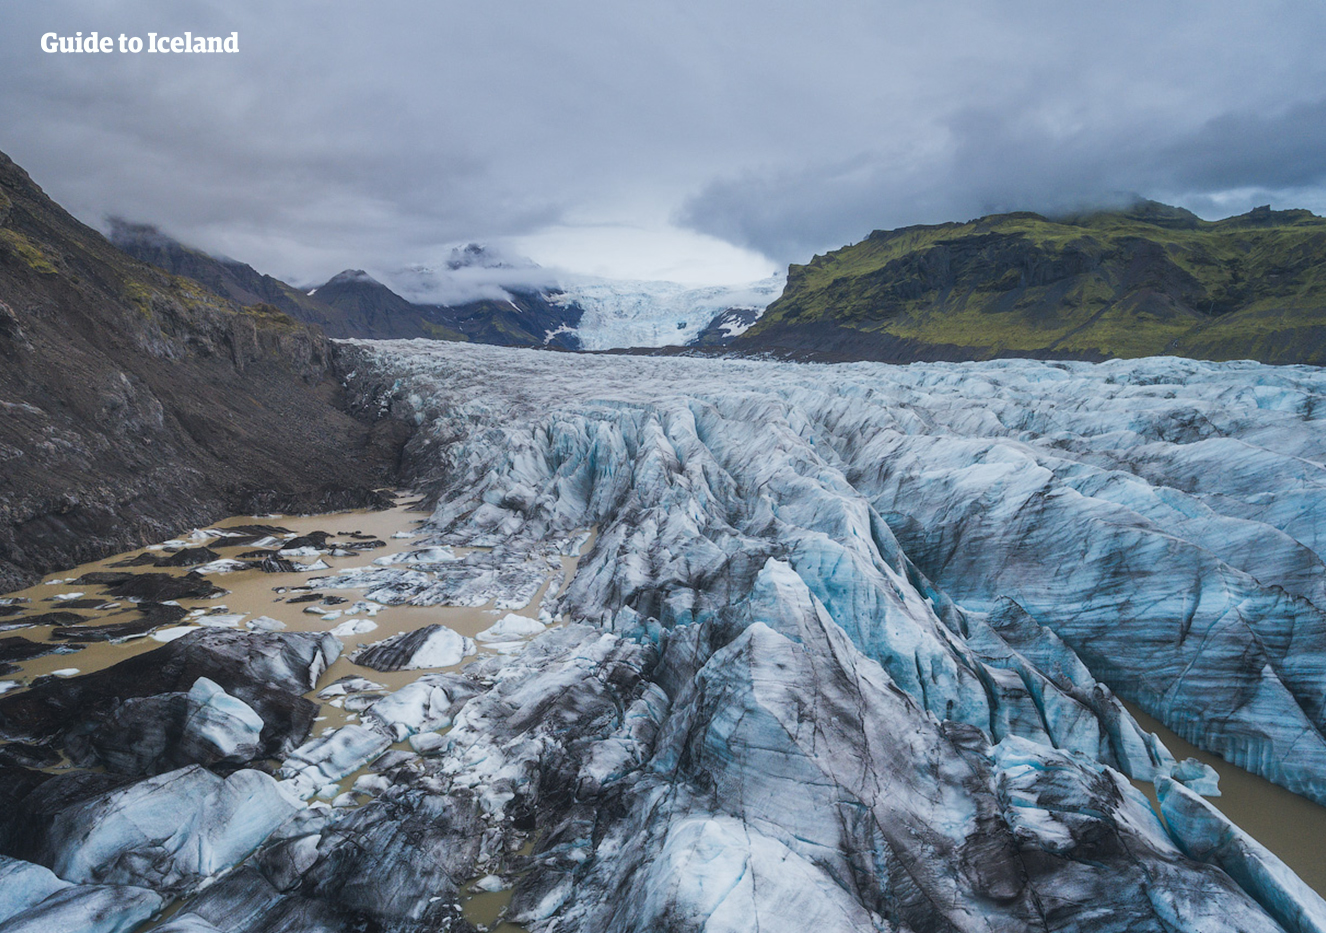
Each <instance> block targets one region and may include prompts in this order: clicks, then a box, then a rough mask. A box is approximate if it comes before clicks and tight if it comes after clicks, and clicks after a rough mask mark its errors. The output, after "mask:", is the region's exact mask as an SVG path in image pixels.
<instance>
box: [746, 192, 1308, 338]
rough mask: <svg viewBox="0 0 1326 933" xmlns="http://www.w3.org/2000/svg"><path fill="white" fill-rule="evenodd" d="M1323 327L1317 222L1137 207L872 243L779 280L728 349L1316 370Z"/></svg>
mask: <svg viewBox="0 0 1326 933" xmlns="http://www.w3.org/2000/svg"><path fill="white" fill-rule="evenodd" d="M1323 325H1326V219H1323V218H1321V217H1317V216H1315V215H1313V214H1311V213H1310V212H1308V211H1271V210H1269V209H1268V208H1258V209H1257V210H1255V211H1252V212H1250V213H1248V214H1244V215H1241V216H1239V217H1232V218H1228V219H1226V220H1221V221H1212V222H1208V221H1203V220H1201V219H1200V218H1198V217H1197V216H1196V215H1194V214H1191V213H1189V212H1187V211H1184V210H1181V209H1177V208H1171V207H1167V206H1165V205H1161V204H1156V203H1154V202H1142V203H1140V204H1138V205H1135V206H1134V207H1132V208H1130V209H1128V210H1123V211H1110V212H1098V213H1093V214H1087V215H1081V216H1076V217H1065V218H1058V219H1051V218H1047V217H1043V216H1040V215H1037V214H1031V213H1016V214H1002V215H994V216H990V217H983V218H980V219H978V220H974V221H970V222H968V223H963V224H958V223H949V224H940V225H936V226H919V227H906V228H902V229H899V230H891V231H876V232H875V233H872V234H871V235H870V236H869V237H867V238H866V239H865V240H863V241H861V242H860V243H857V244H854V245H852V246H847V247H844V248H842V249H840V250H836V251H834V252H831V253H829V254H827V255H825V256H817V257H815V258H814V259H813V260H812V261H811V262H810V263H808V264H806V265H794V266H792V267H791V269H790V270H789V275H788V284H787V288H786V289H785V291H784V293H783V295H782V297H780V298H779V299H778V300H777V301H775V302H774V303H773V304H772V305H770V307H769V309H768V310H767V311H766V312H765V314H764V316H763V317H762V318H761V320H760V321H759V322H758V323H757V324H756V325H755V326H754V327H753V328H751V330H750V331H748V332H747V334H746V335H745V336H744V338H743V340H742V341H741V342H742V343H746V344H748V345H755V346H760V345H765V346H775V345H781V346H788V347H799V348H805V349H813V348H814V343H815V342H816V341H817V340H823V339H824V336H825V334H826V333H829V332H842V331H847V332H849V333H850V332H857V333H859V334H860V335H861V336H862V338H863V339H864V340H865V342H866V343H867V344H868V343H869V342H870V340H872V339H873V340H875V341H876V342H877V341H879V340H881V339H890V340H893V341H895V342H896V341H903V342H905V343H906V345H907V346H908V347H909V348H911V350H910V352H915V353H917V354H918V355H921V356H924V355H925V352H926V349H925V348H939V347H944V348H949V350H950V351H961V352H952V353H950V354H949V355H961V356H967V357H970V358H977V359H981V358H988V357H993V356H999V355H1052V356H1068V357H1083V358H1099V357H1136V356H1145V355H1151V354H1157V353H1177V354H1187V355H1195V356H1209V357H1214V358H1221V359H1230V358H1244V357H1249V356H1254V357H1256V358H1259V359H1265V360H1267V361H1268V362H1326V343H1323V340H1322V339H1321V337H1320V336H1319V334H1320V331H1321V330H1322V329H1323ZM1289 334H1292V335H1293V339H1290V337H1289V336H1287V335H1289ZM839 341H840V344H841V334H839ZM1305 341H1306V342H1305Z"/></svg>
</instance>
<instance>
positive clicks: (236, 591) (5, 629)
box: [0, 493, 593, 933]
mask: <svg viewBox="0 0 1326 933" xmlns="http://www.w3.org/2000/svg"><path fill="white" fill-rule="evenodd" d="M395 501H396V504H395V505H394V506H393V507H392V508H390V509H387V510H384V511H379V512H373V511H350V512H338V513H331V514H324V515H312V516H292V515H241V516H233V517H231V518H228V519H225V520H224V521H220V522H217V523H215V524H213V525H209V526H207V527H206V528H204V529H199V530H196V531H195V532H193V533H191V534H185V535H183V536H181V537H180V538H178V539H175V540H172V541H169V542H163V543H162V544H158V545H153V546H151V547H149V548H140V549H138V550H134V551H129V552H126V553H123V554H116V555H114V556H112V557H108V558H106V559H104V560H99V561H93V562H91V563H88V564H84V565H82V566H79V567H75V568H73V569H72V570H66V571H61V572H59V573H54V574H50V575H48V576H47V577H46V578H44V579H43V580H42V581H41V582H40V583H38V584H36V585H35V586H32V587H29V588H27V589H25V590H19V591H17V592H14V593H8V594H5V596H4V597H0V609H2V608H3V606H4V605H5V604H9V605H10V606H11V607H20V611H19V612H17V613H13V612H12V611H11V613H10V614H8V615H0V638H5V637H12V636H21V637H23V638H26V639H28V640H29V641H35V642H43V643H50V644H60V645H66V644H68V646H69V648H71V649H74V650H70V651H69V652H68V653H60V654H50V655H45V656H42V657H37V658H32V659H30V660H26V661H19V662H15V663H16V665H17V668H18V669H17V670H15V671H11V672H10V673H8V674H4V675H0V692H4V691H6V690H22V689H24V688H26V687H27V686H28V685H29V684H31V682H32V681H33V680H35V679H36V678H39V677H44V676H50V675H54V676H74V675H76V674H80V673H88V672H91V671H95V670H100V669H102V668H106V667H109V666H111V665H112V664H116V663H118V662H120V661H123V660H124V659H126V658H129V657H132V656H133V655H137V654H141V653H143V652H147V651H151V650H153V649H154V648H159V647H161V645H162V644H163V643H164V640H167V639H168V638H169V637H170V636H171V635H172V634H176V633H175V632H173V631H172V629H176V628H179V627H186V628H188V629H192V628H194V627H198V626H200V625H207V624H218V623H219V624H223V625H225V626H226V627H229V628H239V629H243V628H245V627H246V626H245V623H247V622H251V621H253V620H254V619H257V618H259V617H262V616H266V617H267V618H269V619H275V620H277V621H278V622H280V623H283V625H284V630H285V631H305V632H325V631H332V630H333V629H335V628H336V626H337V625H339V624H341V623H343V622H346V621H348V620H350V619H367V620H368V621H370V622H372V623H373V624H374V625H375V626H376V627H375V628H374V629H373V630H372V631H368V632H363V633H359V634H352V635H341V634H338V637H339V638H340V639H341V641H342V642H343V643H344V646H345V647H344V650H343V651H342V653H341V656H340V658H338V659H337V661H336V662H335V663H334V664H333V665H332V666H331V667H330V668H328V669H327V670H326V671H324V672H323V674H322V675H321V676H320V677H319V678H318V683H317V686H316V688H315V689H314V690H311V691H309V693H307V694H306V696H307V697H308V698H309V699H310V700H312V701H314V702H315V703H318V704H319V705H320V707H321V709H320V711H319V715H318V721H317V722H316V723H315V726H314V734H320V733H322V732H325V731H330V730H331V729H333V728H336V727H339V726H341V725H344V724H345V723H347V722H354V721H357V720H358V715H357V714H356V713H353V712H349V711H347V710H346V709H344V708H343V707H342V706H341V701H340V699H338V698H332V699H331V700H328V701H323V700H321V699H320V698H319V697H318V696H317V691H318V690H320V689H322V688H324V687H326V686H327V685H328V684H330V683H332V682H334V681H336V680H339V679H340V678H342V677H345V676H348V675H354V676H358V677H363V678H366V679H367V680H370V681H373V682H374V683H376V684H380V685H382V686H383V687H384V688H385V689H386V690H388V691H390V690H395V689H398V688H400V687H403V686H405V685H406V684H409V683H412V682H413V681H415V680H416V679H418V677H419V676H420V675H421V674H423V673H428V672H430V671H432V670H443V671H445V670H457V669H459V668H460V667H461V666H463V665H464V664H466V663H468V662H470V661H473V660H475V659H477V658H482V657H484V656H485V655H487V654H490V653H492V652H493V650H494V649H492V648H489V647H487V646H485V645H484V643H482V642H479V643H478V644H477V647H478V654H476V655H471V656H470V657H467V658H466V659H464V661H462V663H461V664H460V665H456V666H454V667H451V668H435V669H430V670H429V671H388V672H382V671H375V670H370V669H368V668H363V667H360V666H358V665H355V664H353V663H351V662H350V661H349V660H348V658H349V655H351V654H353V653H354V651H355V649H357V648H358V647H359V646H361V645H364V644H369V643H372V642H376V641H381V640H382V639H384V638H387V637H389V636H391V635H395V634H398V633H400V632H406V631H412V630H415V629H418V628H421V627H423V626H425V625H432V624H435V623H440V624H442V625H445V626H447V627H449V628H452V629H454V630H455V631H457V632H459V633H460V634H462V635H466V636H469V637H470V638H473V637H474V636H475V635H476V634H478V633H479V632H481V631H483V630H484V629H486V628H488V627H490V626H491V625H493V623H494V622H496V621H497V620H498V619H500V618H502V617H503V616H505V615H507V614H508V612H509V611H514V612H515V613H516V614H517V615H526V616H529V617H531V618H537V616H538V610H539V604H540V602H541V601H542V599H543V598H544V596H545V594H547V592H548V590H549V588H554V592H560V591H561V589H563V588H565V586H566V585H567V584H568V583H569V582H570V579H571V576H572V575H573V574H574V573H575V569H576V564H577V561H578V557H564V558H562V567H561V570H560V572H558V571H554V572H551V573H550V574H549V576H548V578H547V579H546V580H545V581H544V583H543V585H542V587H541V588H540V589H539V591H538V593H537V594H536V595H535V596H534V597H533V598H532V599H531V600H530V602H529V604H528V605H527V606H526V607H524V608H523V609H518V610H499V609H496V608H494V607H493V606H491V604H490V605H488V606H481V607H477V608H470V607H455V606H428V607H421V606H382V607H381V608H379V609H378V610H377V612H376V614H372V615H369V614H366V613H362V612H359V613H351V612H349V611H347V610H348V609H349V607H350V606H352V605H353V604H354V603H355V602H356V601H358V600H360V599H362V598H363V595H364V593H363V591H362V590H353V589H348V590H347V589H336V590H331V589H326V590H316V589H314V590H311V589H310V588H309V587H308V585H307V581H308V580H309V579H311V578H316V577H323V576H328V575H330V574H332V573H335V572H336V571H337V570H339V569H344V568H349V567H359V566H364V565H366V564H370V563H371V562H372V561H373V560H375V559H377V558H380V557H384V556H386V555H389V554H395V553H400V552H402V551H407V550H410V549H412V548H414V547H417V546H419V545H418V539H419V538H420V536H421V535H420V532H419V526H420V525H422V524H423V522H424V521H425V520H426V518H427V514H426V513H425V512H423V511H420V510H419V509H418V505H417V503H416V501H415V497H413V496H411V495H409V494H405V493H401V494H398V495H396V496H395ZM240 525H268V526H276V527H279V528H281V529H283V530H284V535H286V536H287V537H288V536H290V535H308V534H310V533H311V532H315V531H323V532H327V533H328V534H329V535H331V539H330V542H329V546H335V545H337V544H344V543H349V542H366V541H373V540H376V541H380V542H382V543H381V546H378V547H374V548H370V549H365V550H362V551H357V552H355V553H353V554H352V555H351V556H341V557H336V556H333V555H331V554H320V555H318V556H317V557H313V556H309V557H302V558H294V561H295V563H298V564H312V563H314V562H316V561H319V560H321V561H323V562H325V563H326V564H327V565H328V567H329V569H326V568H324V569H319V570H310V571H303V572H300V571H297V572H294V573H264V572H262V571H260V570H256V569H254V570H241V571H236V572H232V573H208V574H206V576H207V578H208V580H210V581H211V582H212V583H213V584H215V585H216V586H219V587H221V588H222V589H224V590H225V591H226V592H225V593H224V594H222V595H219V596H216V597H213V598H210V599H181V600H178V603H179V605H181V606H183V607H184V609H186V610H187V611H189V612H190V613H191V615H190V616H189V617H186V618H185V619H183V620H181V621H180V622H178V623H175V625H173V626H168V627H167V628H164V629H160V630H158V631H157V632H155V633H151V634H147V635H142V636H134V637H130V638H127V639H122V640H118V641H114V642H89V643H86V644H85V646H83V647H78V643H77V642H75V643H74V644H69V640H68V639H59V638H53V637H52V635H51V633H52V630H53V628H54V626H52V625H31V626H29V625H24V624H23V620H24V619H25V618H27V617H31V616H35V615H38V614H41V613H48V612H53V611H57V610H62V609H67V610H68V611H72V612H76V613H77V614H78V615H79V616H82V617H83V618H82V619H81V620H80V621H79V622H78V623H76V624H75V627H76V626H77V625H93V624H98V625H99V624H108V623H118V622H130V621H136V620H137V619H139V618H140V615H139V613H137V612H136V611H135V609H134V605H133V603H131V602H130V601H129V600H127V599H122V600H116V599H113V598H111V597H110V596H109V595H107V594H106V592H105V590H106V588H105V587H102V586H97V585H87V584H75V583H73V581H74V580H75V579H77V578H79V577H81V576H82V575H84V574H87V573H92V572H97V571H107V570H129V571H131V572H141V573H171V574H174V575H178V576H183V575H184V574H185V573H187V572H188V571H189V569H193V568H178V569H170V568H158V567H153V566H142V567H128V568H126V567H123V566H119V567H116V566H115V565H116V564H120V563H121V562H123V561H125V560H128V559H132V558H134V557H137V556H139V555H142V554H152V555H155V556H158V557H164V556H166V555H167V554H169V553H171V552H173V551H175V550H178V549H180V548H183V547H200V546H206V547H208V548H210V549H211V550H213V551H215V552H216V553H217V554H219V555H220V557H221V558H237V557H238V556H239V555H240V554H243V553H246V552H248V551H252V550H254V549H255V548H259V547H263V545H261V544H257V543H254V542H252V541H250V542H248V543H246V544H244V545H235V544H229V543H227V541H228V539H227V538H225V537H223V536H218V535H212V534H208V532H210V531H212V530H216V531H225V530H227V529H230V528H234V527H236V526H240ZM268 546H270V547H279V546H280V545H279V544H271V545H268ZM592 546H593V531H592V530H591V531H590V537H589V539H588V541H587V542H586V543H585V544H584V545H583V546H582V547H581V549H580V553H581V554H583V553H587V552H588V550H589V548H590V547H592ZM452 550H453V551H454V552H455V553H456V555H457V556H463V555H464V554H466V553H468V551H469V550H470V549H466V548H453V549H452ZM310 592H317V593H322V594H323V595H324V596H325V597H332V599H331V600H328V599H325V598H324V599H319V600H316V601H313V602H308V601H298V602H295V601H292V600H297V599H299V598H300V597H304V596H307V595H309V593H310ZM337 597H339V598H340V599H341V600H343V601H340V602H337V601H335V600H336V598H337ZM313 606H322V607H324V609H325V610H326V611H324V612H318V613H310V612H306V611H305V610H306V609H309V608H311V607H313ZM333 613H334V614H335V616H336V617H335V618H327V616H328V615H331V614H333ZM236 616H238V617H239V618H233V617H236ZM557 621H558V622H561V621H565V620H557ZM180 634H182V632H181V633H180ZM442 731H445V730H442ZM392 748H399V749H408V745H407V743H397V744H396V745H393V746H392ZM57 767H65V766H63V765H62V766H57ZM367 772H368V769H367V768H363V769H360V770H359V771H357V772H355V773H353V774H350V775H348V776H347V777H346V778H345V779H344V780H342V781H341V782H339V784H340V787H341V789H342V790H344V791H349V790H351V789H352V787H353V785H354V782H355V780H356V779H357V778H358V777H359V776H360V775H362V774H365V773H367ZM369 799H371V798H369V797H368V796H367V795H363V794H361V795H358V796H357V801H358V803H360V804H362V803H364V802H367V800H369ZM489 886H491V885H489ZM483 887H484V885H482V883H481V880H480V879H473V880H472V881H471V882H470V883H469V884H468V885H466V887H465V890H464V892H463V896H462V898H461V902H462V907H463V910H464V912H465V915H466V917H467V918H469V919H470V920H471V922H473V923H475V924H476V926H479V927H480V929H488V930H490V931H492V933H522V928H521V927H518V926H516V925H514V924H511V923H508V922H505V921H504V920H503V919H502V914H503V911H504V910H505V909H506V907H507V905H508V904H509V903H510V900H511V891H510V890H484V889H483ZM181 906H182V904H181V903H180V902H177V903H175V904H172V905H171V906H170V907H169V908H168V909H167V910H166V911H165V912H164V913H163V914H162V915H161V916H159V917H158V918H156V920H154V921H153V922H151V923H148V924H146V925H144V926H143V927H141V928H140V930H143V931H146V930H149V929H152V928H153V927H155V926H158V925H160V924H161V923H163V922H165V920H166V919H168V918H169V917H170V916H171V915H173V914H174V913H175V912H177V911H178V910H179V909H180V908H181Z"/></svg>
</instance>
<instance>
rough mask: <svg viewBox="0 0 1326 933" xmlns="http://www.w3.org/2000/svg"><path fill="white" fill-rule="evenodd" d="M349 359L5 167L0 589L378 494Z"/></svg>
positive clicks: (396, 428)
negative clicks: (187, 535) (91, 224)
mask: <svg viewBox="0 0 1326 933" xmlns="http://www.w3.org/2000/svg"><path fill="white" fill-rule="evenodd" d="M335 352H336V351H335V348H334V346H333V345H332V344H331V343H330V342H329V341H328V340H327V338H326V337H325V336H324V335H323V334H322V333H320V332H319V331H317V330H316V329H312V328H309V327H307V326H305V325H303V324H300V323H299V322H297V321H295V320H292V319H291V318H289V317H287V316H286V315H284V314H282V313H280V312H279V311H277V310H276V309H274V308H272V307H271V306H270V305H264V304H258V305H253V306H250V307H247V308H245V307H241V306H239V305H237V304H234V303H232V302H230V301H228V300H226V299H223V298H221V297H219V296H217V295H216V294H214V293H212V292H210V291H207V290H206V289H204V288H202V287H201V286H199V285H197V284H195V283H193V282H192V281H190V280H187V279H184V278H177V277H172V276H170V275H167V274H165V273H164V272H162V271H160V270H158V269H156V268H154V267H152V266H148V265H145V264H143V263H139V262H137V261H134V260H132V259H130V258H129V257H128V256H126V255H124V254H123V253H121V252H120V251H119V250H117V249H116V248H115V247H113V246H112V245H111V244H110V243H108V242H107V241H106V240H105V239H104V238H103V237H102V236H101V235H100V234H98V233H97V232H96V231H94V230H91V229H89V228H88V227H85V226H84V225H82V224H80V223H79V222H78V221H76V220H75V219H74V218H72V217H70V216H69V215H68V214H67V213H65V212H64V211H63V210H62V209H61V208H60V207H59V206H58V205H56V204H54V203H53V202H52V201H51V200H50V199H49V198H47V197H46V195H45V194H44V193H43V192H42V191H41V189H40V188H39V187H38V186H37V185H36V184H35V183H34V182H33V181H32V180H31V179H30V178H29V177H28V175H27V174H26V173H25V172H24V171H23V170H22V169H21V168H19V167H18V166H17V165H15V164H14V163H13V162H12V161H10V160H9V159H8V158H6V157H4V156H0V407H3V410H4V416H3V417H2V418H0V464H3V465H2V466H0V590H5V591H8V590H11V589H15V588H17V587H18V586H20V585H21V584H23V583H24V582H26V581H29V580H31V579H32V578H33V576H34V575H36V574H38V573H40V572H43V571H46V570H49V569H53V568H55V567H57V566H61V565H64V566H70V565H73V564H75V563H78V562H80V561H84V560H88V559H91V558H93V557H94V556H100V555H102V554H106V553H110V552H112V551H115V550H122V549H123V548H125V547H127V546H130V545H131V544H134V543H142V542H145V541H148V540H154V539H160V538H164V537H169V536H170V535H171V534H173V533H174V532H175V531H176V530H177V529H178V528H180V527H185V526H188V525H189V524H197V523H201V522H203V521H205V520H208V519H212V518H216V517H219V516H221V515H224V514H231V513H234V512H245V511H267V510H270V509H273V508H288V509H307V510H312V509H325V508H331V507H337V506H340V507H348V506H350V505H354V504H364V503H368V502H370V501H375V496H374V493H373V492H372V490H373V488H374V487H377V486H381V485H383V484H385V483H387V482H390V480H391V479H392V478H393V473H394V470H395V467H396V453H397V449H398V447H399V444H400V442H401V441H402V440H403V438H404V436H405V434H407V433H408V430H407V429H406V428H405V426H403V425H399V424H388V423H385V422H383V423H380V424H371V423H365V422H361V421H357V420H356V419H354V418H352V417H350V416H349V415H347V414H345V412H344V411H343V410H342V405H343V402H342V396H341V390H340V386H339V383H338V381H337V379H336V375H335V373H336V366H335Z"/></svg>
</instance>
